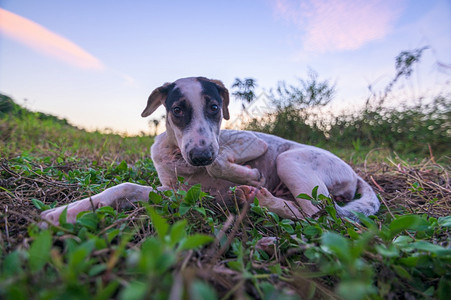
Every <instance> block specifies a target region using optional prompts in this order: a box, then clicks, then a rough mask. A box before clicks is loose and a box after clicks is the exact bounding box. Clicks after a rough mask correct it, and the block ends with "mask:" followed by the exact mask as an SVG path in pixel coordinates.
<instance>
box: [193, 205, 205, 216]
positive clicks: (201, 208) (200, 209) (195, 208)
mask: <svg viewBox="0 0 451 300" xmlns="http://www.w3.org/2000/svg"><path fill="white" fill-rule="evenodd" d="M193 209H194V210H195V211H197V212H198V213H200V214H201V215H202V216H204V217H206V216H207V212H206V210H205V208H203V207H194V208H193Z"/></svg>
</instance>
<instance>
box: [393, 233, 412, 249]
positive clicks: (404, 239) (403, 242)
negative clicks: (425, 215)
mask: <svg viewBox="0 0 451 300" xmlns="http://www.w3.org/2000/svg"><path fill="white" fill-rule="evenodd" d="M411 242H413V239H412V238H411V237H410V236H407V235H400V236H398V237H397V238H396V239H395V240H394V241H393V245H395V246H396V247H398V248H404V247H406V246H408V245H409V244H410V243H411Z"/></svg>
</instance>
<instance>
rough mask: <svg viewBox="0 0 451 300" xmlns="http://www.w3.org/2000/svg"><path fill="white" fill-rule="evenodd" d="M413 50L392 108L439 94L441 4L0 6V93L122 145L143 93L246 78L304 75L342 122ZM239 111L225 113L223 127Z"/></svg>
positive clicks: (448, 15) (435, 0) (53, 2)
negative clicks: (177, 84) (327, 96)
mask: <svg viewBox="0 0 451 300" xmlns="http://www.w3.org/2000/svg"><path fill="white" fill-rule="evenodd" d="M423 46H429V49H428V50H427V51H426V52H425V54H424V56H423V58H422V61H421V63H420V64H419V65H418V66H417V67H416V68H415V75H414V76H413V77H412V79H411V80H410V81H409V82H407V81H406V82H405V83H402V84H401V85H402V88H399V92H400V93H402V96H403V97H404V98H414V97H419V96H423V95H427V94H431V93H432V94H433V93H437V92H441V91H442V90H443V89H446V88H447V87H449V86H450V85H451V81H450V74H451V1H450V0H396V1H393V0H353V1H350V0H322V1H320V0H316V1H315V0H241V1H238V0H229V1H195V0H192V1H181V0H179V1H177V0H174V1H144V0H142V1H140V0H135V1H111V0H96V1H88V0H77V1H73V0H65V1H60V0H40V1H36V0H19V1H18V0H0V93H3V94H6V95H8V96H10V97H12V98H13V99H14V100H15V101H16V102H18V103H19V104H21V105H25V106H26V107H27V108H29V109H31V110H33V111H41V112H45V113H50V114H54V115H57V116H59V117H61V118H66V119H68V120H69V122H70V123H72V124H73V125H76V126H78V127H81V128H85V129H88V130H104V129H106V128H108V129H111V130H113V131H115V132H120V133H124V134H130V135H133V134H138V133H140V132H146V133H149V132H151V131H150V129H149V125H148V121H149V119H143V118H141V116H140V114H141V112H142V110H143V109H144V107H145V104H146V101H147V97H148V96H149V94H150V93H151V92H152V90H153V89H155V88H157V87H159V86H161V85H162V84H163V83H165V82H172V81H175V80H177V79H178V78H182V77H189V76H205V77H208V78H213V79H219V80H222V81H223V82H224V84H225V85H226V86H227V87H229V88H230V87H231V85H232V83H233V81H234V79H235V78H237V77H238V78H249V77H250V78H254V79H256V80H257V83H258V86H259V88H258V89H257V92H261V91H263V90H266V91H267V90H269V89H270V88H274V87H276V85H277V83H278V82H279V81H281V80H285V81H287V82H288V83H295V82H296V80H297V78H306V76H307V73H308V71H309V70H310V69H312V70H314V71H315V72H317V73H318V75H319V78H320V79H327V80H330V81H331V82H332V83H335V85H336V90H337V93H336V96H335V98H334V100H333V102H332V103H331V104H332V107H336V109H342V110H347V109H352V108H355V107H358V106H359V105H363V103H364V101H365V99H366V98H367V97H368V95H369V90H368V86H369V85H371V86H372V88H373V90H376V91H378V90H379V91H381V90H383V88H384V87H385V85H386V84H387V83H388V82H389V80H390V79H392V78H393V77H394V75H395V67H394V61H395V57H396V56H397V55H398V54H399V53H400V52H401V51H405V50H412V49H416V48H421V47H423ZM240 107H241V105H240V104H239V102H238V101H232V104H231V114H232V117H231V119H232V121H233V118H234V116H236V115H238V113H239V110H240ZM163 113H164V109H161V108H160V109H159V110H158V111H157V112H156V113H155V115H153V116H152V117H158V116H159V115H162V114H163ZM152 117H150V118H152Z"/></svg>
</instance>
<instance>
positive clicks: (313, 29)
mask: <svg viewBox="0 0 451 300" xmlns="http://www.w3.org/2000/svg"><path fill="white" fill-rule="evenodd" d="M402 6H403V1H392V0H353V1H349V0H323V1H315V0H304V1H302V0H276V1H275V5H274V7H275V11H276V14H277V15H278V16H280V17H282V18H283V19H285V20H287V21H289V22H291V23H294V24H295V25H296V26H298V27H299V28H300V29H301V30H302V31H303V34H304V35H303V46H304V50H306V51H309V52H321V53H325V52H330V51H337V50H354V49H358V48H360V47H362V46H363V45H365V44H367V43H368V42H371V41H374V40H378V39H382V38H384V37H385V36H387V35H388V34H389V33H390V32H391V31H392V30H393V24H394V22H395V21H396V19H397V18H398V17H399V15H400V13H401V12H402Z"/></svg>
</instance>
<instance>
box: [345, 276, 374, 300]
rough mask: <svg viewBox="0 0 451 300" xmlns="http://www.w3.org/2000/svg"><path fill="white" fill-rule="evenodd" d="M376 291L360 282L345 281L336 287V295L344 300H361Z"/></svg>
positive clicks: (369, 285)
mask: <svg viewBox="0 0 451 300" xmlns="http://www.w3.org/2000/svg"><path fill="white" fill-rule="evenodd" d="M375 291H376V289H375V287H374V286H372V285H371V284H369V283H366V282H362V281H360V280H357V279H354V280H346V281H343V282H341V283H340V284H339V285H338V294H339V295H340V296H341V297H342V298H343V299H346V300H361V299H366V298H368V295H369V294H371V293H374V292H375Z"/></svg>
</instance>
